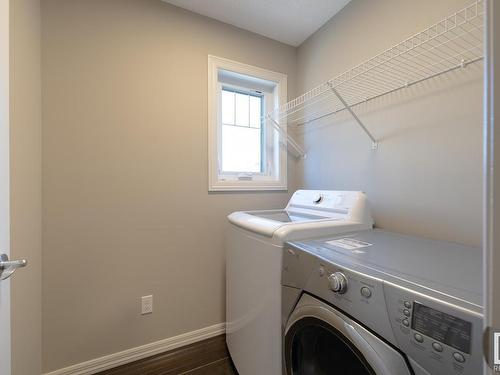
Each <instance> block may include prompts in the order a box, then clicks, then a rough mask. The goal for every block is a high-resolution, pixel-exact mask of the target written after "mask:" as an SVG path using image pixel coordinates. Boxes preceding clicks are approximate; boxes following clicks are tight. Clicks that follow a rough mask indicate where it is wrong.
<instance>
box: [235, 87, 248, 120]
mask: <svg viewBox="0 0 500 375" xmlns="http://www.w3.org/2000/svg"><path fill="white" fill-rule="evenodd" d="M248 99H249V96H248V95H245V94H239V93H236V125H239V126H248V117H249V112H248V111H249V100H248Z"/></svg>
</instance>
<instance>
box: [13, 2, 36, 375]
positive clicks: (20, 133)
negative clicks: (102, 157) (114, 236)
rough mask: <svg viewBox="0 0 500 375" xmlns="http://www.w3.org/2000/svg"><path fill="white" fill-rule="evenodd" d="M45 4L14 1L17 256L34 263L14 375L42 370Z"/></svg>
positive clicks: (23, 291)
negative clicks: (42, 46) (42, 51)
mask: <svg viewBox="0 0 500 375" xmlns="http://www.w3.org/2000/svg"><path fill="white" fill-rule="evenodd" d="M40 21H41V20H40V1H39V0H15V1H11V10H10V39H11V50H10V51H11V55H10V67H11V69H10V89H11V91H10V98H11V101H10V116H11V117H10V120H11V121H10V124H11V129H10V131H11V133H10V144H11V150H10V157H11V255H12V258H13V259H22V258H26V259H28V262H29V263H28V267H26V268H24V269H22V270H19V271H18V272H17V274H16V275H14V277H12V374H13V375H27V374H40V373H41V365H42V337H41V336H42V316H41V315H42V311H41V310H42V286H41V282H42V259H41V258H42V238H41V227H42V223H41V209H42V208H41V206H42V197H41V195H42V187H41V185H42V179H41V169H42V168H41V167H42V163H41V156H42V151H41V143H42V134H41V133H42V128H41V123H42V114H41V105H42V104H41V99H42V98H41V87H40V85H41V67H40V60H41V54H40V42H41V27H40Z"/></svg>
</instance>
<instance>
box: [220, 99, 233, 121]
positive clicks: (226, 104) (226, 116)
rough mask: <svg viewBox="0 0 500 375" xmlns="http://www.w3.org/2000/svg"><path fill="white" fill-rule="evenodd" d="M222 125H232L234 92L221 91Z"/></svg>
mask: <svg viewBox="0 0 500 375" xmlns="http://www.w3.org/2000/svg"><path fill="white" fill-rule="evenodd" d="M222 123H223V124H231V125H234V92H231V91H226V90H222Z"/></svg>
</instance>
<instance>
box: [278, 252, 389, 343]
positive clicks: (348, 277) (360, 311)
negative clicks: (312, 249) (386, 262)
mask: <svg viewBox="0 0 500 375" xmlns="http://www.w3.org/2000/svg"><path fill="white" fill-rule="evenodd" d="M282 284H283V285H284V286H287V287H293V288H298V289H302V290H303V291H304V292H307V293H309V294H312V295H314V296H316V297H319V298H322V299H323V300H325V301H327V302H328V303H330V304H331V305H332V306H334V307H336V308H338V309H339V310H340V311H342V312H344V313H347V314H349V315H351V316H353V317H355V319H356V320H357V321H359V322H361V323H363V324H364V325H365V326H367V327H368V328H370V329H372V330H373V331H375V332H377V333H378V334H379V335H381V336H382V337H384V338H385V339H386V340H388V341H390V342H391V343H392V344H393V345H396V340H395V338H394V335H393V332H392V328H391V324H390V321H389V317H388V315H387V307H386V303H385V296H384V290H383V286H382V282H381V280H379V279H377V278H374V277H369V276H367V275H365V274H361V273H359V272H356V271H354V270H352V269H349V268H347V267H338V266H336V265H333V264H331V263H329V262H326V261H323V260H322V259H321V258H318V257H316V256H314V255H312V254H309V253H308V252H306V251H301V250H299V249H295V248H290V247H288V248H286V249H285V252H284V255H283V272H282Z"/></svg>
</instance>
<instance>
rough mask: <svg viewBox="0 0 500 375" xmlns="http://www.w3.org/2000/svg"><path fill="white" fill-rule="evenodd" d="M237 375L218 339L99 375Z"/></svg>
mask: <svg viewBox="0 0 500 375" xmlns="http://www.w3.org/2000/svg"><path fill="white" fill-rule="evenodd" d="M181 374H182V375H183V374H186V375H237V372H236V370H235V369H234V367H233V364H232V362H231V359H230V358H229V353H228V351H227V347H226V338H225V336H217V337H214V338H211V339H208V340H204V341H200V342H197V343H194V344H191V345H187V346H184V347H182V348H179V349H175V350H172V351H169V352H165V353H162V354H158V355H155V356H153V357H149V358H144V359H141V360H139V361H136V362H132V363H129V364H126V365H123V366H120V367H116V368H113V369H110V370H106V371H103V372H100V373H99V374H97V375H181Z"/></svg>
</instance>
